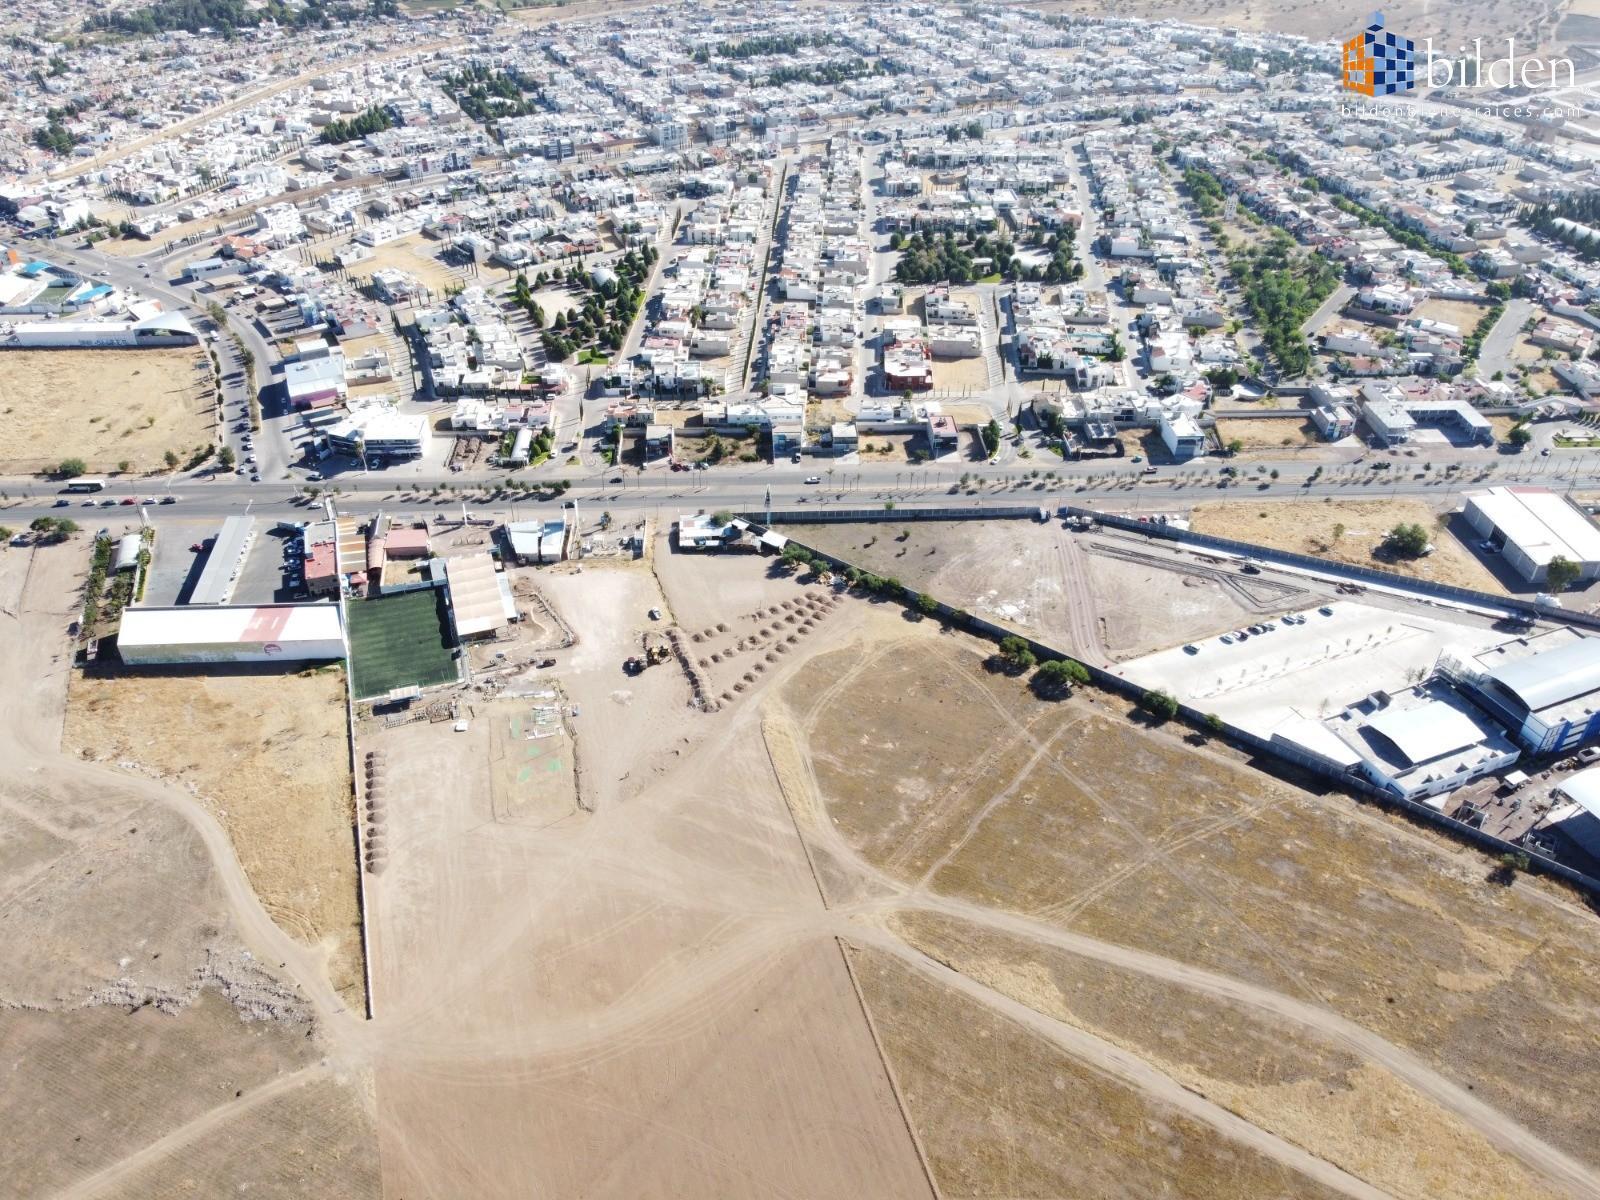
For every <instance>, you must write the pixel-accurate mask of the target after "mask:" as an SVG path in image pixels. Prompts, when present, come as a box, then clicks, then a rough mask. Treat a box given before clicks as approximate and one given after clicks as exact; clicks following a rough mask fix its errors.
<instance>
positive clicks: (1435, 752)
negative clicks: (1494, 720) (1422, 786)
mask: <svg viewBox="0 0 1600 1200" xmlns="http://www.w3.org/2000/svg"><path fill="white" fill-rule="evenodd" d="M1367 728H1369V729H1372V730H1375V731H1376V732H1378V733H1381V734H1382V735H1383V736H1384V737H1386V738H1388V739H1389V740H1390V741H1391V742H1393V743H1394V745H1395V747H1396V748H1397V749H1398V750H1399V751H1400V753H1401V754H1404V755H1405V756H1406V758H1407V760H1408V761H1410V762H1411V763H1412V764H1414V765H1416V764H1421V763H1428V762H1432V761H1433V760H1434V759H1436V758H1443V757H1444V756H1445V755H1446V754H1450V753H1453V752H1454V751H1457V750H1463V749H1465V748H1466V747H1468V746H1475V745H1477V744H1478V743H1479V742H1481V741H1483V740H1484V739H1485V738H1487V737H1489V736H1490V735H1489V734H1488V733H1487V732H1486V731H1484V730H1483V729H1481V728H1479V726H1478V723H1477V722H1476V721H1474V720H1473V719H1472V718H1471V717H1469V716H1468V715H1467V714H1466V713H1464V712H1463V711H1462V710H1461V709H1459V708H1456V707H1455V706H1454V705H1450V704H1446V703H1445V702H1444V701H1442V700H1433V701H1430V702H1428V703H1427V704H1420V705H1418V706H1416V707H1415V708H1398V709H1396V708H1391V709H1387V710H1386V711H1384V712H1381V713H1379V714H1378V715H1377V716H1375V717H1373V718H1372V719H1371V720H1369V721H1368V722H1367Z"/></svg>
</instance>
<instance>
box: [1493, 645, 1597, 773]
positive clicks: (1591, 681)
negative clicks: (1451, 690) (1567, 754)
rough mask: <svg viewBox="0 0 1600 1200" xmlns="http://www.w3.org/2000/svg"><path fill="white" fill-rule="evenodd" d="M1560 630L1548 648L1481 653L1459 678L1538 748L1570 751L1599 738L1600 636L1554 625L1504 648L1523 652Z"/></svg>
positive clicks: (1522, 738) (1526, 742) (1520, 736)
mask: <svg viewBox="0 0 1600 1200" xmlns="http://www.w3.org/2000/svg"><path fill="white" fill-rule="evenodd" d="M1558 634H1559V635H1561V640H1560V641H1557V642H1555V643H1554V644H1553V645H1550V647H1549V649H1532V652H1531V653H1526V652H1525V653H1521V654H1520V655H1519V656H1517V657H1510V658H1509V660H1506V658H1505V656H1504V655H1503V654H1490V653H1485V654H1480V655H1478V656H1477V659H1476V663H1475V669H1473V670H1469V671H1467V672H1466V673H1465V675H1464V679H1463V682H1464V683H1465V685H1466V686H1467V687H1468V688H1469V689H1470V690H1471V691H1472V692H1473V694H1474V696H1475V697H1476V698H1477V700H1478V702H1479V703H1480V704H1482V705H1483V706H1484V707H1485V708H1487V709H1488V710H1489V711H1491V712H1493V713H1495V714H1496V715H1498V716H1499V717H1501V719H1503V720H1504V721H1505V722H1506V724H1507V725H1509V726H1510V727H1511V728H1512V729H1514V730H1515V731H1516V735H1517V740H1518V741H1520V742H1521V743H1522V744H1523V745H1524V746H1527V747H1528V748H1529V749H1530V750H1533V751H1536V752H1539V753H1555V752H1557V751H1562V750H1573V749H1576V748H1577V747H1578V746H1580V745H1582V744H1583V743H1584V742H1587V741H1591V740H1593V739H1594V738H1596V737H1600V638H1593V637H1580V636H1577V635H1576V634H1575V633H1573V632H1572V631H1571V630H1558V631H1553V632H1552V633H1549V634H1542V635H1540V636H1539V637H1537V638H1530V639H1524V640H1519V641H1517V642H1511V643H1507V645H1506V647H1504V648H1502V649H1503V650H1509V651H1513V652H1515V651H1527V650H1529V649H1530V648H1531V647H1533V646H1535V645H1538V644H1542V643H1544V642H1545V641H1546V639H1554V638H1555V637H1556V636H1557V635H1558ZM1495 659H1499V660H1500V661H1494V660H1495Z"/></svg>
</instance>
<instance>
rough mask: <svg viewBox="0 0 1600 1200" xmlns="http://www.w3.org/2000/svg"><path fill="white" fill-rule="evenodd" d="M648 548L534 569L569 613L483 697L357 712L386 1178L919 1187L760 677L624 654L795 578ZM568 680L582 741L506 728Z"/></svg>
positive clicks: (410, 1183) (487, 1190)
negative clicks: (392, 713)
mask: <svg viewBox="0 0 1600 1200" xmlns="http://www.w3.org/2000/svg"><path fill="white" fill-rule="evenodd" d="M657 551H658V552H657V561H658V563H659V564H660V566H661V570H662V573H663V574H664V575H665V576H666V577H667V578H668V579H669V580H670V581H671V582H670V584H669V589H670V599H669V597H668V596H664V595H663V592H662V590H661V589H660V588H659V587H658V586H657V583H656V578H655V575H654V574H653V573H652V570H651V567H650V564H649V561H648V560H646V561H642V562H638V563H617V564H599V565H596V564H592V563H585V564H583V566H582V568H581V569H579V568H577V567H575V566H574V567H563V568H558V569H554V570H547V571H543V572H540V573H539V587H540V589H541V591H542V592H543V593H544V594H545V595H546V596H547V597H548V598H549V600H550V602H551V603H552V604H553V605H554V606H555V608H556V609H557V611H559V612H560V613H562V614H563V616H564V617H565V618H566V619H567V620H568V621H569V622H570V623H571V624H572V626H573V627H574V630H575V632H576V634H577V641H576V643H575V644H574V645H573V646H572V647H570V648H569V649H566V650H559V651H556V652H555V657H556V658H557V660H558V661H557V665H556V666H555V667H554V668H549V669H542V670H539V671H537V672H534V673H532V674H531V675H525V676H520V677H519V676H516V675H513V676H511V677H509V678H508V679H507V681H506V683H505V686H504V688H503V689H502V692H501V696H502V698H501V699H499V700H497V701H495V702H494V704H493V705H491V706H485V705H484V704H483V703H482V702H481V701H479V700H477V699H472V700H470V701H469V702H468V704H469V708H470V709H471V714H472V715H471V719H470V721H469V725H468V728H467V730H466V731H465V732H462V733H457V732H454V731H453V729H452V726H451V724H450V723H448V722H446V723H441V724H437V725H430V724H427V723H418V724H412V725H406V726H401V727H398V728H384V727H382V726H381V725H380V724H377V723H370V724H364V725H363V727H362V731H361V740H360V744H361V749H362V753H363V754H365V753H366V752H368V751H375V752H378V753H380V754H381V755H382V756H383V759H384V762H385V764H386V771H387V774H386V780H387V784H386V797H385V803H386V809H385V812H386V816H385V819H384V821H383V823H382V838H383V844H384V846H385V847H386V854H387V861H386V865H385V867H384V869H383V871H382V872H381V873H379V874H376V875H373V876H371V877H370V884H369V889H368V910H367V911H368V917H369V921H370V922H371V929H372V942H373V970H374V984H375V993H374V994H375V1005H376V1014H377V1015H376V1022H375V1026H376V1030H377V1038H378V1045H377V1047H376V1049H375V1052H374V1054H375V1068H376V1093H377V1103H378V1111H379V1126H380V1129H381V1131H382V1133H381V1135H380V1138H381V1146H382V1161H383V1177H384V1187H385V1191H386V1193H388V1194H391V1195H445V1194H459V1193H461V1192H470V1193H471V1194H475V1195H500V1194H517V1193H519V1192H522V1191H526V1190H528V1189H530V1188H531V1189H533V1190H536V1191H539V1192H541V1193H544V1192H547V1193H548V1194H550V1195H580V1194H581V1195H588V1196H628V1197H636V1196H682V1195H697V1196H728V1197H735V1196H751V1195H816V1196H824V1195H841V1194H859V1195H870V1196H874V1197H879V1196H882V1197H899V1196H907V1197H910V1196H917V1197H923V1196H927V1195H928V1194H929V1188H928V1185H927V1181H926V1178H925V1176H924V1174H923V1172H922V1168H921V1165H920V1162H919V1160H918V1157H917V1154H916V1151H915V1146H914V1144H913V1142H912V1140H911V1138H910V1136H909V1134H908V1133H907V1131H906V1127H905V1122H904V1118H903V1117H902V1115H901V1113H900V1111H899V1108H898V1105H897V1103H896V1100H895V1097H894V1094H893V1091H892V1089H891V1086H890V1082H889V1079H888V1076H887V1073H886V1072H885V1070H884V1067H883V1065H882V1062H881V1060H880V1059H879V1057H878V1055H877V1053H876V1050H875V1047H874V1044H873V1040H872V1036H871V1033H870V1030H869V1028H868V1026H867V1024H866V1021H865V1019H864V1018H863V1016H862V1012H861V1007H860V1002H859V1000H858V998H857V997H856V994H855V992H854V990H853V988H852V986H851V982H850V977H849V974H848V971H847V969H846V965H845V961H844V958H843V956H842V953H841V951H840V949H839V947H838V946H837V944H836V942H835V941H834V938H833V936H832V933H831V930H830V928H829V925H828V918H827V914H826V912H825V911H824V909H823V907H822V904H821V900H820V897H819V895H818V892H817V886H816V883H815V881H814V879H813V877H812V875H811V872H810V868H809V864H808V861H807V859H806V856H805V853H804V850H803V847H802V846H801V843H800V841H799V838H798V837H797V835H796V833H795V830H794V826H793V823H792V821H790V819H789V817H788V814H787V811H786V809H785V807H784V804H783V800H782V796H781V793H780V792H779V791H778V789H777V786H776V782H775V780H774V777H773V774H772V768H771V764H770V762H769V760H768V759H767V757H766V753H765V750H764V746H763V743H762V740H761V737H760V730H759V724H758V722H757V720H756V715H757V714H756V710H755V708H754V707H752V704H751V701H750V699H749V696H748V694H747V695H741V696H740V697H739V699H738V702H737V703H730V704H727V705H724V706H723V707H722V709H721V711H719V712H717V713H715V714H711V713H702V712H697V711H695V710H694V709H692V708H690V707H689V706H688V701H689V697H690V688H689V684H688V681H687V678H686V675H685V672H684V671H683V669H682V668H681V666H680V665H679V664H678V663H677V662H676V661H672V660H669V661H668V662H667V663H663V664H661V665H658V666H654V667H651V668H649V669H648V670H646V671H644V672H643V673H642V674H639V675H637V676H629V675H626V674H625V673H624V672H623V671H622V659H623V658H624V657H625V656H626V655H627V654H629V653H633V652H634V651H635V650H636V649H637V643H636V639H637V637H638V635H639V633H640V631H641V630H644V629H651V628H655V629H660V628H661V627H663V626H665V625H668V624H670V623H671V622H672V620H673V618H676V619H677V620H679V621H684V620H687V619H690V618H693V619H695V620H696V621H710V620H711V619H712V618H713V617H719V618H720V619H721V623H724V624H727V625H728V627H729V629H730V631H731V630H733V629H734V628H735V627H736V626H749V627H750V628H752V629H753V628H754V619H753V618H752V617H751V616H750V612H751V611H753V610H755V609H757V608H758V607H759V608H761V609H762V610H765V609H768V608H772V607H778V608H779V610H780V612H784V613H789V612H792V611H793V609H792V608H790V609H783V608H782V605H783V604H784V603H785V602H789V603H791V604H792V603H793V602H794V599H795V598H796V597H797V596H803V595H804V591H805V589H804V588H803V586H802V585H801V584H799V583H797V582H796V581H795V580H794V579H793V578H790V577H786V576H784V577H776V578H773V577H769V576H768V574H767V564H766V563H763V562H761V561H759V560H757V559H755V558H754V557H753V556H752V557H748V558H739V559H732V558H730V559H721V560H717V561H716V563H715V564H714V565H713V566H712V567H711V568H710V569H708V570H707V571H706V573H705V575H704V576H696V575H695V574H694V572H695V570H696V569H697V566H698V563H697V562H690V561H680V558H679V557H678V556H672V555H671V553H670V551H667V550H665V548H663V547H659V546H658V548H657ZM681 558H682V559H683V560H687V559H688V556H681ZM697 586H698V588H699V589H700V593H699V594H694V595H691V592H692V591H693V589H694V588H695V587H697ZM653 606H654V607H662V608H664V609H665V610H666V612H667V615H666V620H665V621H663V622H651V621H650V620H649V619H648V617H647V615H646V613H647V611H648V609H649V608H651V607H653ZM814 625H815V622H814ZM785 627H786V628H792V627H789V626H785ZM713 628H714V626H713ZM743 636H746V637H748V636H752V635H750V634H745V635H743ZM795 636H796V638H797V642H796V645H797V646H798V645H799V644H800V638H799V635H795ZM745 657H746V658H748V657H749V656H748V655H746V656H745ZM801 657H803V656H802V655H801V654H800V653H799V651H798V650H796V651H794V652H792V654H791V655H789V656H778V658H779V659H780V660H781V661H782V662H784V663H787V662H788V661H789V659H790V658H792V659H793V660H794V661H799V660H800V658H801ZM718 669H720V668H718ZM774 673H776V671H775V670H774ZM751 674H752V676H753V677H754V678H756V679H757V680H758V681H759V684H760V689H761V690H764V689H765V687H766V679H767V678H770V676H766V675H758V674H756V673H755V672H754V671H753V670H752V671H751ZM552 681H554V682H552ZM557 686H558V687H559V689H560V692H561V696H562V697H563V698H564V707H565V708H566V710H567V715H566V721H567V724H568V727H569V728H570V730H571V731H572V734H573V735H574V737H575V741H574V742H573V743H571V744H570V745H564V744H563V743H562V741H561V740H560V739H550V742H549V744H548V745H546V744H543V743H540V742H536V741H533V740H530V739H528V738H527V737H526V736H525V734H526V732H527V728H528V727H527V726H526V725H525V726H524V729H523V734H524V736H521V737H519V736H517V731H516V730H515V728H514V727H513V726H512V725H511V723H510V718H511V717H513V716H515V715H516V714H519V713H523V712H526V711H529V710H531V709H532V708H534V707H536V706H538V705H540V704H548V703H552V702H558V703H561V702H562V701H556V700H555V699H554V698H553V697H548V696H543V695H541V693H542V692H547V691H552V690H553V689H554V687H557ZM751 690H752V692H753V691H755V690H756V689H751ZM517 693H525V694H520V695H518V694H517ZM497 739H498V745H497ZM530 750H538V751H539V752H540V753H539V756H538V760H537V761H534V762H531V763H528V762H524V759H525V757H526V755H527V753H528V752H529V751H530ZM569 751H570V753H572V754H575V756H576V768H577V793H576V801H577V802H578V803H574V802H573V797H572V795H571V793H570V792H569V793H567V797H568V798H567V800H566V801H565V802H563V803H558V802H557V799H558V797H556V796H553V795H549V794H547V795H546V796H545V798H544V799H543V800H542V801H540V802H539V803H524V804H521V805H513V804H508V803H506V802H505V797H506V796H508V795H510V796H514V797H518V798H520V797H524V796H525V795H526V789H527V788H538V787H550V786H553V785H554V784H555V783H556V782H557V781H559V780H560V779H562V778H566V779H569V780H570V778H571V774H570V770H571V766H572V764H571V763H570V762H568V761H561V762H560V767H561V769H560V770H556V769H554V768H551V767H549V765H548V761H547V760H564V756H565V755H567V754H568V753H569ZM502 761H511V762H515V763H521V764H523V766H525V767H527V768H528V771H527V773H526V774H524V771H523V769H522V768H521V767H519V768H518V769H517V770H516V771H507V770H505V769H504V768H503V767H500V766H497V763H499V762H502ZM541 768H544V769H541ZM497 772H498V782H497V781H496V775H497ZM440 778H449V779H450V780H451V781H452V786H450V787H447V788H441V787H438V786H437V785H436V781H437V780H438V779H440ZM497 797H498V798H497Z"/></svg>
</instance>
